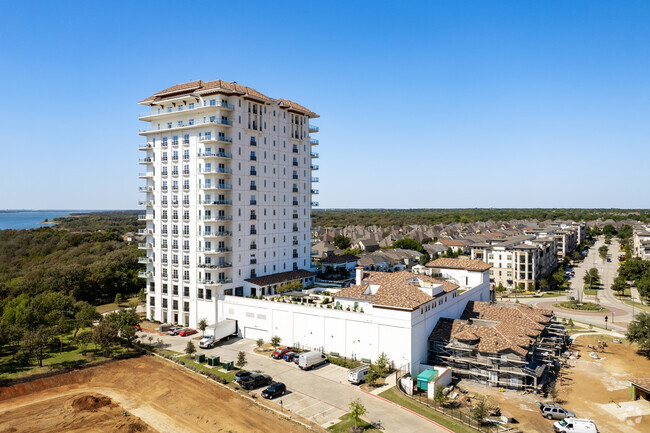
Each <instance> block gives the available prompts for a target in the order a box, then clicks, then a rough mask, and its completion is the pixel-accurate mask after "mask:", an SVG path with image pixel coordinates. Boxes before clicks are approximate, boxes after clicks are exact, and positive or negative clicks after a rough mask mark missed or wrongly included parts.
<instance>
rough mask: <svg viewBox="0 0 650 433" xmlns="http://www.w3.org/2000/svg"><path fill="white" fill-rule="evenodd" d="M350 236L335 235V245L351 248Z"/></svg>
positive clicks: (340, 247)
mask: <svg viewBox="0 0 650 433" xmlns="http://www.w3.org/2000/svg"><path fill="white" fill-rule="evenodd" d="M350 242H351V240H350V238H349V237H347V236H343V235H337V236H335V237H334V246H335V247H336V248H338V249H340V250H346V249H348V248H350Z"/></svg>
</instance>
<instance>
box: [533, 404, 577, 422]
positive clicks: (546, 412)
mask: <svg viewBox="0 0 650 433" xmlns="http://www.w3.org/2000/svg"><path fill="white" fill-rule="evenodd" d="M537 405H538V406H539V413H541V414H542V416H543V417H546V418H548V419H564V418H566V417H568V416H570V417H575V416H576V415H575V414H574V413H573V412H571V411H570V410H565V409H563V408H562V406H560V405H557V404H548V403H540V402H537Z"/></svg>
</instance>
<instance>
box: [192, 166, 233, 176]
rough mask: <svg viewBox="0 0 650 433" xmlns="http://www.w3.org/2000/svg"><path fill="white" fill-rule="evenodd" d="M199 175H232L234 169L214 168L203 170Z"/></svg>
mask: <svg viewBox="0 0 650 433" xmlns="http://www.w3.org/2000/svg"><path fill="white" fill-rule="evenodd" d="M199 173H201V174H213V173H214V174H232V168H224V167H214V168H203V169H202V170H201V171H200V172H199Z"/></svg>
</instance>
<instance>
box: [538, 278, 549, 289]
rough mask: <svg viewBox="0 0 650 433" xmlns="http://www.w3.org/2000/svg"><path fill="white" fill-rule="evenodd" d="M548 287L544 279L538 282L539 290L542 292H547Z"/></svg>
mask: <svg viewBox="0 0 650 433" xmlns="http://www.w3.org/2000/svg"><path fill="white" fill-rule="evenodd" d="M548 286H549V284H548V280H547V279H545V278H544V279H542V280H540V281H539V290H541V291H543V292H544V291H546V290H548Z"/></svg>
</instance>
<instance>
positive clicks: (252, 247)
mask: <svg viewBox="0 0 650 433" xmlns="http://www.w3.org/2000/svg"><path fill="white" fill-rule="evenodd" d="M249 249H251V250H256V249H257V244H251V246H250V248H249Z"/></svg>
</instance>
